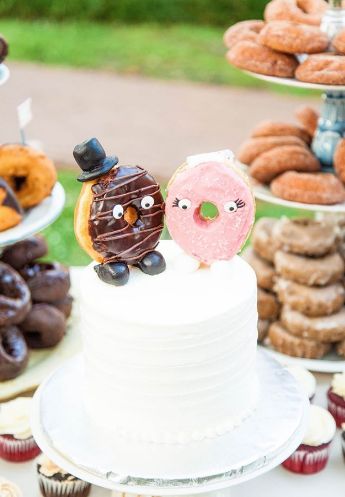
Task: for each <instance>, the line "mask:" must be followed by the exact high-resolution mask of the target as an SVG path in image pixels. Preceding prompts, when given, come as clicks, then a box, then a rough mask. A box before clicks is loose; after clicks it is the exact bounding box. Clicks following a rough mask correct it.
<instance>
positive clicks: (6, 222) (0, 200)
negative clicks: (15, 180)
mask: <svg viewBox="0 0 345 497" xmlns="http://www.w3.org/2000/svg"><path fill="white" fill-rule="evenodd" d="M23 214H24V211H23V209H22V207H21V205H20V204H19V202H18V200H17V197H16V196H15V194H14V192H13V190H12V188H10V186H9V185H8V183H6V181H4V180H3V179H2V178H0V231H5V230H8V229H9V228H13V227H14V226H17V224H19V223H20V221H21V220H22V218H23Z"/></svg>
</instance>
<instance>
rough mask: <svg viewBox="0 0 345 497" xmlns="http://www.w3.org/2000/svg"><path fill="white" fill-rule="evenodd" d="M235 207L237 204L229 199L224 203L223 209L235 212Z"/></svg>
mask: <svg viewBox="0 0 345 497" xmlns="http://www.w3.org/2000/svg"><path fill="white" fill-rule="evenodd" d="M237 208H238V207H237V204H236V202H234V201H233V200H231V201H230V202H227V203H226V204H224V210H225V212H236V211H237Z"/></svg>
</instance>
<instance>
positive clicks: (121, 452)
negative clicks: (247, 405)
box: [32, 351, 309, 495]
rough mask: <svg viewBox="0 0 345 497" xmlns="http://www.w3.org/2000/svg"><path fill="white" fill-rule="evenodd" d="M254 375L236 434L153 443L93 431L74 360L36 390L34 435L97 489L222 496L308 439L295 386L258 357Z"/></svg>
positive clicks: (302, 399) (304, 405) (303, 404)
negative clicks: (253, 389) (248, 410)
mask: <svg viewBox="0 0 345 497" xmlns="http://www.w3.org/2000/svg"><path fill="white" fill-rule="evenodd" d="M257 371H258V376H259V384H260V390H261V391H260V397H259V402H258V405H257V408H256V410H255V412H253V414H252V415H251V416H250V417H248V418H247V419H246V420H245V421H244V422H243V423H241V424H240V425H239V426H238V427H236V428H235V429H234V430H233V431H231V432H228V433H225V434H223V435H220V436H218V437H216V438H212V439H205V440H202V441H195V442H192V443H190V444H187V445H178V444H176V445H173V444H172V445H170V444H151V443H144V442H136V441H134V440H130V439H127V438H126V439H125V438H123V437H121V436H119V437H115V436H111V435H110V434H109V433H107V432H106V431H103V429H102V428H99V427H97V426H94V425H93V424H92V421H91V420H90V419H89V418H88V416H87V414H86V412H85V411H84V407H83V399H82V391H83V362H82V358H81V356H77V357H75V358H73V359H72V360H70V361H69V362H67V363H66V364H65V365H64V366H62V367H61V368H60V369H58V370H57V371H56V372H55V373H53V374H52V375H51V376H50V377H49V378H48V379H47V380H46V381H45V382H44V383H43V384H42V385H41V386H40V388H39V389H38V390H37V392H36V394H35V396H34V403H33V404H34V410H33V413H32V430H33V435H34V437H35V439H36V441H37V443H38V445H39V446H40V447H41V449H42V450H43V452H44V453H46V454H47V456H48V457H49V458H51V459H52V460H53V461H54V462H55V463H57V464H58V465H60V466H62V467H63V468H64V469H66V470H67V471H69V472H70V473H72V474H74V475H75V476H77V477H79V478H81V479H83V480H86V481H89V482H90V483H93V484H95V485H98V486H100V487H104V488H108V489H112V490H116V491H119V492H129V493H132V494H133V493H134V494H144V495H191V494H200V493H209V492H214V491H219V490H221V489H225V488H228V487H231V486H232V485H237V484H239V483H241V482H244V481H247V480H250V479H252V478H255V477H257V476H259V475H261V474H263V473H265V472H267V471H269V470H270V469H272V468H274V467H275V466H277V465H279V464H280V463H281V462H283V461H284V460H285V459H286V458H287V457H288V456H289V455H290V454H291V453H292V452H293V451H294V450H295V449H296V448H297V447H298V445H299V444H300V443H301V440H302V438H303V435H304V432H305V426H306V422H307V419H308V406H309V402H308V399H307V398H306V396H305V394H304V393H303V392H302V391H301V389H300V387H299V385H298V384H297V382H296V381H295V379H294V378H293V377H292V376H291V375H290V374H289V373H288V371H287V370H286V369H284V368H283V367H282V366H280V365H279V363H278V362H277V361H275V360H274V359H272V358H271V357H270V356H269V355H268V354H267V353H266V352H263V351H259V352H258V357H257ZM119 409H121V406H120V405H119ZM138 412H140V405H138Z"/></svg>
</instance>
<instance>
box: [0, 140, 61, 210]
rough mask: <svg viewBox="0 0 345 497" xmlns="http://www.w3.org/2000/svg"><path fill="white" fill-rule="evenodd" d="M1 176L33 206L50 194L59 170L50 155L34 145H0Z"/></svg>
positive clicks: (22, 201) (24, 202)
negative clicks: (34, 147) (38, 149)
mask: <svg viewBox="0 0 345 497" xmlns="http://www.w3.org/2000/svg"><path fill="white" fill-rule="evenodd" d="M0 177H2V178H3V179H4V180H5V181H7V183H8V184H9V185H10V186H11V188H12V189H13V191H14V193H15V194H16V196H17V198H18V201H19V202H20V204H21V206H22V207H23V208H24V209H28V208H30V207H34V206H35V205H37V204H39V203H40V202H42V200H43V199H44V198H46V197H47V196H48V195H50V193H51V191H52V189H53V186H54V185H55V183H56V170H55V166H54V164H53V162H52V161H51V160H50V159H48V157H47V156H46V155H45V154H43V152H39V151H37V150H35V149H33V148H31V147H28V146H24V145H17V144H7V145H1V146H0Z"/></svg>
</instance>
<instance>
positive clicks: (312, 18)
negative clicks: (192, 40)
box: [224, 0, 345, 85]
mask: <svg viewBox="0 0 345 497" xmlns="http://www.w3.org/2000/svg"><path fill="white" fill-rule="evenodd" d="M327 7H328V4H327V2H326V1H325V0H272V1H271V2H269V3H268V4H267V5H266V9H265V12H264V21H261V20H250V21H242V22H239V23H237V24H235V25H233V26H231V27H230V28H229V29H228V30H227V31H226V32H225V34H224V43H225V46H226V47H227V48H228V52H227V54H226V57H227V60H228V61H229V62H230V64H233V65H234V66H236V67H238V68H240V69H243V70H246V71H251V72H255V73H258V74H264V75H266V76H275V77H281V78H296V79H297V80H299V81H304V82H308V83H318V84H325V85H344V84H345V30H344V31H341V32H340V33H339V34H338V35H337V36H336V37H335V38H334V39H333V40H332V41H331V42H330V40H329V39H328V36H327V34H326V33H323V32H322V31H321V29H320V23H321V19H322V16H323V15H324V13H325V12H326V10H327ZM301 54H307V55H308V57H307V58H301V57H298V55H301Z"/></svg>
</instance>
